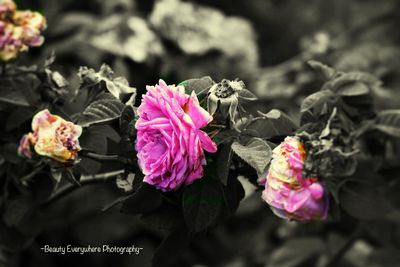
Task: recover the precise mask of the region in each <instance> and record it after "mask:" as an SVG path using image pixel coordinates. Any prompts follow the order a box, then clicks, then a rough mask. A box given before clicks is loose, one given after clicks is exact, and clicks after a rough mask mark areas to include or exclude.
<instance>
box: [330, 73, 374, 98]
mask: <svg viewBox="0 0 400 267" xmlns="http://www.w3.org/2000/svg"><path fill="white" fill-rule="evenodd" d="M355 83H363V84H365V85H368V86H370V87H372V86H378V85H379V84H380V81H379V80H378V79H377V78H376V77H375V76H373V75H371V74H369V73H365V72H358V71H353V72H347V73H343V72H342V73H340V75H338V76H337V77H335V78H334V79H333V80H332V81H330V82H328V83H327V84H325V85H324V87H329V89H331V90H332V91H333V92H336V93H340V91H341V90H342V88H343V87H344V86H347V85H349V84H355ZM359 90H361V89H359ZM362 90H365V89H362Z"/></svg>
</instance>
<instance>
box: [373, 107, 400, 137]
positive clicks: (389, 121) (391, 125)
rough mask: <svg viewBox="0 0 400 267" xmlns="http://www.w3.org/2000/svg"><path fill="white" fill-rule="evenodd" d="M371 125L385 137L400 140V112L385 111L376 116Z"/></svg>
mask: <svg viewBox="0 0 400 267" xmlns="http://www.w3.org/2000/svg"><path fill="white" fill-rule="evenodd" d="M375 122H376V123H375V124H374V125H372V127H373V128H374V129H377V130H379V131H381V132H383V133H385V134H387V135H390V136H394V137H397V138H400V110H385V111H382V112H381V113H379V114H378V116H377V117H376V120H375Z"/></svg>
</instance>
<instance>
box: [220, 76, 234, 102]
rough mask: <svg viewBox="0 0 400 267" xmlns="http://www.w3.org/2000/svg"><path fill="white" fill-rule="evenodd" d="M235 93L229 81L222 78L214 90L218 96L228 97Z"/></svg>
mask: <svg viewBox="0 0 400 267" xmlns="http://www.w3.org/2000/svg"><path fill="white" fill-rule="evenodd" d="M234 93H235V90H234V89H233V88H232V86H231V85H230V81H228V80H226V79H223V80H222V81H221V82H220V83H219V84H218V87H217V89H216V90H215V95H216V96H217V97H219V98H228V97H230V96H231V95H233V94H234Z"/></svg>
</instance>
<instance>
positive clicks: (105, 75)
mask: <svg viewBox="0 0 400 267" xmlns="http://www.w3.org/2000/svg"><path fill="white" fill-rule="evenodd" d="M113 75H114V72H113V70H112V69H111V68H110V67H109V66H108V65H107V64H103V65H102V66H101V68H100V70H99V72H96V71H95V70H94V69H89V68H87V67H81V68H80V69H79V72H78V76H79V78H80V80H81V86H80V87H81V88H86V87H93V86H95V85H97V84H99V83H100V82H104V83H105V85H106V89H107V90H108V91H109V92H110V93H111V94H112V95H113V96H114V97H115V98H117V99H120V95H124V94H133V95H136V88H133V87H130V86H129V83H128V81H127V80H126V79H125V78H123V77H117V78H113Z"/></svg>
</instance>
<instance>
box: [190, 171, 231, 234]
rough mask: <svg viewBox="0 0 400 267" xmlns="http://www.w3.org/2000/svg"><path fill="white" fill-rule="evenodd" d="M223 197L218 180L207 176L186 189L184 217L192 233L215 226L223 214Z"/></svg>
mask: <svg viewBox="0 0 400 267" xmlns="http://www.w3.org/2000/svg"><path fill="white" fill-rule="evenodd" d="M223 201H224V200H223V195H222V192H221V190H220V186H219V183H218V181H217V180H214V179H212V178H211V177H208V176H205V177H203V178H201V179H199V180H197V181H195V182H194V183H193V184H191V185H189V186H187V187H185V189H184V192H183V216H184V219H185V222H186V225H187V226H188V228H189V230H190V231H191V232H200V231H202V230H205V229H207V228H208V227H210V226H213V225H215V223H216V221H217V218H218V216H219V214H220V212H221V208H222V204H223Z"/></svg>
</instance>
